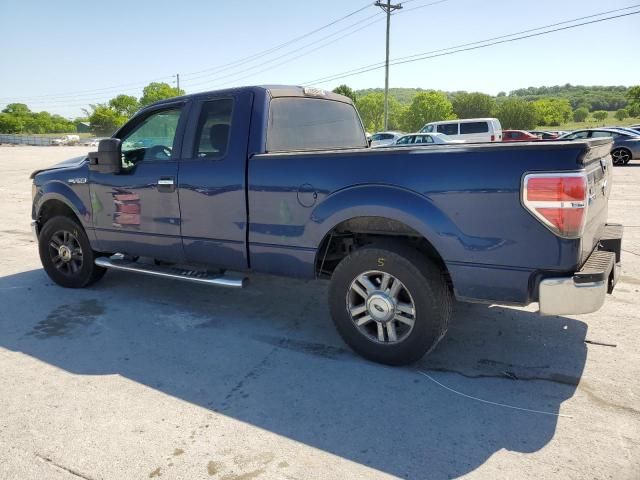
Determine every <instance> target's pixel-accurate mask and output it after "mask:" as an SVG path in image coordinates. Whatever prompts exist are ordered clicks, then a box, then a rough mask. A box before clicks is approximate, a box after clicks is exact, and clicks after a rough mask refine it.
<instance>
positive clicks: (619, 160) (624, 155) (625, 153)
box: [611, 148, 631, 165]
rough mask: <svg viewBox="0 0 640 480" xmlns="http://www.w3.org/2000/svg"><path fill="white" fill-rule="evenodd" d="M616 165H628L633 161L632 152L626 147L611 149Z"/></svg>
mask: <svg viewBox="0 0 640 480" xmlns="http://www.w3.org/2000/svg"><path fill="white" fill-rule="evenodd" d="M611 158H612V159H613V164H614V165H626V164H627V163H629V161H631V152H630V151H629V150H627V149H626V148H615V149H613V150H612V151H611Z"/></svg>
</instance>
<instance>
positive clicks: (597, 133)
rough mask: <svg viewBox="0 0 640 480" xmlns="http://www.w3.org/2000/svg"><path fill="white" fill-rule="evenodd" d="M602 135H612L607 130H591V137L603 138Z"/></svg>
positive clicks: (612, 135)
mask: <svg viewBox="0 0 640 480" xmlns="http://www.w3.org/2000/svg"><path fill="white" fill-rule="evenodd" d="M603 137H614V138H615V136H614V134H613V132H607V131H605V130H596V131H594V132H591V138H603Z"/></svg>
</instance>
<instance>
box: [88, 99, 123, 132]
mask: <svg viewBox="0 0 640 480" xmlns="http://www.w3.org/2000/svg"><path fill="white" fill-rule="evenodd" d="M91 108H92V109H93V112H92V113H91V115H89V122H90V123H91V131H92V132H93V133H94V134H95V135H98V136H109V135H111V134H112V133H113V132H115V131H116V130H117V129H118V128H119V127H121V126H122V125H123V124H124V122H126V121H127V117H126V116H124V115H121V114H119V113H118V112H117V111H116V110H115V109H114V108H112V107H110V106H108V105H104V104H99V105H91Z"/></svg>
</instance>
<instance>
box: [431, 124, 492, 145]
mask: <svg viewBox="0 0 640 480" xmlns="http://www.w3.org/2000/svg"><path fill="white" fill-rule="evenodd" d="M420 133H444V134H445V135H447V136H448V137H450V138H451V139H452V140H464V141H465V142H500V141H502V126H501V125H500V120H498V119H497V118H465V119H462V120H446V121H441V122H430V123H427V124H426V125H425V126H424V127H422V128H421V129H420Z"/></svg>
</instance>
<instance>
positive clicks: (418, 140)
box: [394, 133, 464, 145]
mask: <svg viewBox="0 0 640 480" xmlns="http://www.w3.org/2000/svg"><path fill="white" fill-rule="evenodd" d="M447 143H449V144H452V143H464V140H452V139H451V138H450V137H449V136H447V135H445V134H444V133H410V134H409V135H403V136H402V137H400V138H399V139H398V140H397V141H396V143H395V144H394V145H443V144H447Z"/></svg>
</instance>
